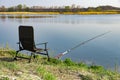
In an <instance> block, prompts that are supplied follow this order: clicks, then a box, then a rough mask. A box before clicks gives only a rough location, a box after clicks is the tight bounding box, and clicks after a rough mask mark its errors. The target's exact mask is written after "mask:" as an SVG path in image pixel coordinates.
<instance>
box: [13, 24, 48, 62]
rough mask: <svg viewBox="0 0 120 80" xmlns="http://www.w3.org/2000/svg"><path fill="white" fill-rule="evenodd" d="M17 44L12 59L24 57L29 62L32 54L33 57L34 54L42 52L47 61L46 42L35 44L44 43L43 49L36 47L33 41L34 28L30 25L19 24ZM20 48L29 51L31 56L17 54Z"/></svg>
mask: <svg viewBox="0 0 120 80" xmlns="http://www.w3.org/2000/svg"><path fill="white" fill-rule="evenodd" d="M18 45H19V50H17V51H16V55H15V57H14V60H17V58H24V59H29V62H31V58H32V56H33V57H34V58H35V54H42V55H46V56H47V57H48V61H49V54H48V49H47V42H46V43H40V44H37V45H44V49H43V48H37V47H36V45H35V42H34V30H33V27H32V26H19V42H18ZM22 50H27V51H30V52H31V56H30V57H29V58H26V57H22V56H18V53H19V52H20V51H22Z"/></svg>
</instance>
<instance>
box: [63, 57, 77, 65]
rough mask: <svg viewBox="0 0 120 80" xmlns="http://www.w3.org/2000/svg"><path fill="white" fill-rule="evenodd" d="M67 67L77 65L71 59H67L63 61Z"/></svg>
mask: <svg viewBox="0 0 120 80" xmlns="http://www.w3.org/2000/svg"><path fill="white" fill-rule="evenodd" d="M63 62H64V63H65V64H66V65H67V66H74V65H76V63H75V62H73V61H72V60H71V59H69V58H67V59H65V60H64V61H63Z"/></svg>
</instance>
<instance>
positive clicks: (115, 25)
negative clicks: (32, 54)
mask: <svg viewBox="0 0 120 80" xmlns="http://www.w3.org/2000/svg"><path fill="white" fill-rule="evenodd" d="M2 16H4V17H2ZM8 16H11V15H0V46H1V47H2V46H5V45H6V44H9V47H10V48H12V49H15V50H17V49H18V45H17V44H16V43H17V42H18V26H19V25H29V26H33V27H34V33H35V42H36V43H41V42H48V48H49V54H50V55H51V56H55V55H57V54H58V53H61V52H64V51H65V50H68V49H70V48H72V47H74V46H76V45H77V44H80V43H81V42H83V41H86V40H88V39H90V38H93V37H95V36H97V35H100V34H102V33H104V32H107V31H111V32H110V33H108V34H106V35H104V36H101V37H99V38H97V39H94V40H92V41H90V42H88V43H86V44H84V45H82V46H80V47H78V48H76V49H75V50H73V51H71V52H70V53H69V54H66V55H65V56H63V57H62V59H65V58H71V59H72V60H73V61H76V62H79V61H84V62H86V63H87V64H98V65H103V66H105V67H106V68H111V69H112V68H114V67H115V64H117V65H118V66H120V36H119V35H120V15H119V14H117V15H27V16H32V17H29V18H17V17H14V18H13V17H8ZM12 16H13V15H12ZM14 16H16V15H14ZM24 16H25V15H24ZM33 16H39V17H33ZM41 16H43V17H41Z"/></svg>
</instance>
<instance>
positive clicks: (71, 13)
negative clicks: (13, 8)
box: [0, 11, 120, 15]
mask: <svg viewBox="0 0 120 80" xmlns="http://www.w3.org/2000/svg"><path fill="white" fill-rule="evenodd" d="M0 14H21V15H22V14H48V15H54V14H55V15H59V14H66V15H102V14H120V12H117V11H105V12H0Z"/></svg>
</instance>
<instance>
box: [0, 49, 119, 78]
mask: <svg viewBox="0 0 120 80" xmlns="http://www.w3.org/2000/svg"><path fill="white" fill-rule="evenodd" d="M14 55H15V51H14V50H11V49H9V50H5V49H4V50H3V49H2V50H1V49H0V80H120V73H118V71H111V70H106V69H105V68H104V67H103V66H99V65H91V66H88V65H86V64H85V63H83V62H79V63H75V62H73V61H72V60H71V59H65V60H64V61H62V60H56V59H53V58H51V59H50V61H49V62H48V61H47V58H45V57H43V56H41V55H36V58H35V59H32V62H31V63H28V60H24V59H18V60H17V61H14V60H13V57H14ZM21 56H27V55H21Z"/></svg>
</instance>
